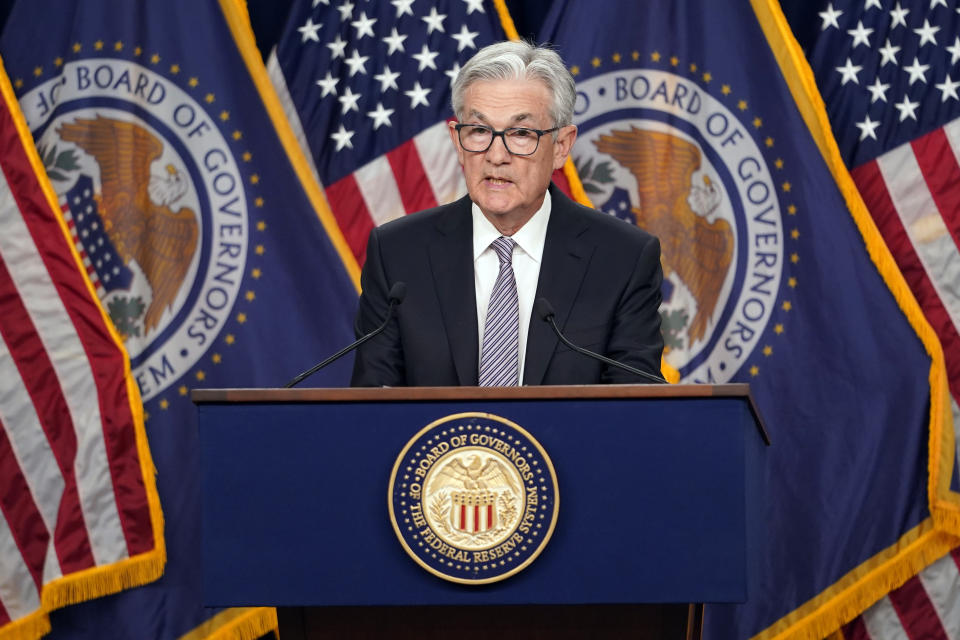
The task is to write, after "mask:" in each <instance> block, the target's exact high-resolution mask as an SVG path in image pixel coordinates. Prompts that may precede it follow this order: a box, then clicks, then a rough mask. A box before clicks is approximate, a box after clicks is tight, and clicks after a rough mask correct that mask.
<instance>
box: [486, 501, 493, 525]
mask: <svg viewBox="0 0 960 640" xmlns="http://www.w3.org/2000/svg"><path fill="white" fill-rule="evenodd" d="M492 528H493V505H492V504H488V505H487V529H492Z"/></svg>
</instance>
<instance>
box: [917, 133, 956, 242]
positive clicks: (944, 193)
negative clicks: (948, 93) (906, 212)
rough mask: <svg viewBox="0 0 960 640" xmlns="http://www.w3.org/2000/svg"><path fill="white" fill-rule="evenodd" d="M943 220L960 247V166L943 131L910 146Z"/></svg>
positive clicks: (928, 135)
mask: <svg viewBox="0 0 960 640" xmlns="http://www.w3.org/2000/svg"><path fill="white" fill-rule="evenodd" d="M910 146H911V147H913V153H914V155H915V156H916V158H917V164H919V165H920V172H921V173H922V174H923V179H924V180H926V182H927V187H928V188H929V189H930V194H931V195H932V196H933V201H934V203H936V205H937V209H939V210H940V217H942V218H943V222H944V224H946V225H947V229H949V230H950V235H951V236H952V237H953V242H954V244H955V245H957V246H958V247H960V189H957V185H958V184H960V166H958V165H957V156H956V155H955V154H954V152H953V148H952V147H951V146H950V141H949V140H948V139H947V134H946V133H945V132H944V130H943V129H937V130H935V131H931V132H930V133H928V134H927V135H925V136H921V137H919V138H917V139H916V140H914V141H913V142H911V143H910Z"/></svg>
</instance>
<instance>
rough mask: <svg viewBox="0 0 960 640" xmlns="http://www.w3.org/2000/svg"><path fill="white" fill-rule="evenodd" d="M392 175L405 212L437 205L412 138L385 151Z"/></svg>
mask: <svg viewBox="0 0 960 640" xmlns="http://www.w3.org/2000/svg"><path fill="white" fill-rule="evenodd" d="M387 160H388V161H389V162H390V168H391V169H392V170H393V177H394V178H395V179H396V181H397V188H399V189H400V200H402V201H403V208H404V209H405V210H406V211H407V213H413V212H414V211H420V210H422V209H430V208H431V207H435V206H437V199H436V197H435V196H434V195H433V187H432V186H431V184H430V179H429V178H428V177H427V172H426V170H425V169H424V168H423V161H422V160H421V159H420V152H419V151H417V145H416V144H415V143H414V142H413V140H412V139H410V140H407V141H406V142H404V143H403V144H401V145H400V146H399V147H397V148H396V149H394V150H393V151H390V152H388V153H387Z"/></svg>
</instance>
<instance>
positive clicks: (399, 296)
mask: <svg viewBox="0 0 960 640" xmlns="http://www.w3.org/2000/svg"><path fill="white" fill-rule="evenodd" d="M406 295H407V283H406V282H394V283H393V286H392V287H390V293H389V294H387V300H388V301H389V302H390V305H389V306H388V307H387V317H386V318H384V319H383V323H382V324H381V325H380V326H379V327H377V328H376V329H374V330H373V331H371V332H370V333H368V334H367V335H365V336H363V337H361V338H360V339H359V340H357V341H356V342H354V343H353V344H350V345H347V346H346V347H344V348H343V349H340V351H337V352H336V353H335V354H333V355H332V356H330V357H329V358H327V359H326V360H324V361H323V362H321V363H320V364H317V365H315V366H313V367H311V368H310V369H307V370H306V371H304V372H303V373H301V374H300V375H298V376H297V377H296V378H294V379H293V380H291V381H290V382H288V383H287V384H285V385H283V387H284V388H285V389H289V388H290V387H294V386H296V385H298V384H300V383H301V382H303V381H304V380H305V379H306V378H309V377H310V376H312V375H313V374H315V373H316V372H317V371H320V369H323V368H324V367H325V366H327V365H328V364H330V363H331V362H333V361H335V360H338V359H339V358H341V357H342V356H344V355H346V354H348V353H350V352H351V351H353V350H354V349H356V348H357V347H359V346H360V345H362V344H363V343H364V342H366V341H367V340H369V339H370V338H373V337H375V336H377V335H379V334H380V332H381V331H383V330H384V329H386V328H387V324H388V323H389V322H390V319H391V318H392V317H393V310H394V308H396V307H398V306H400V303H401V302H403V298H404V296H406Z"/></svg>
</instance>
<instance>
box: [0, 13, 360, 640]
mask: <svg viewBox="0 0 960 640" xmlns="http://www.w3.org/2000/svg"><path fill="white" fill-rule="evenodd" d="M0 53H2V55H3V57H4V59H5V61H6V63H7V65H8V72H9V74H10V77H11V81H12V84H13V88H14V91H15V94H16V98H17V100H18V101H19V103H20V106H21V108H22V110H23V113H24V115H25V118H26V121H27V126H28V127H29V130H30V132H31V133H32V134H33V137H34V139H35V142H36V146H37V149H38V150H39V151H40V158H41V161H42V166H43V168H44V169H45V170H46V172H47V175H48V176H49V178H50V182H51V184H52V186H53V190H54V192H55V194H56V196H55V197H56V201H57V208H58V209H59V211H60V213H61V216H62V218H63V221H64V223H65V225H66V227H67V228H68V230H69V233H70V235H71V240H72V242H73V244H74V246H75V248H76V250H77V252H78V253H79V254H80V258H81V260H82V261H83V264H84V267H85V268H86V270H87V273H88V275H89V277H90V279H91V280H92V282H93V286H94V290H95V292H96V295H97V297H98V298H99V300H100V303H101V304H102V306H103V308H104V309H105V311H106V314H107V315H108V316H109V319H110V320H111V321H112V323H113V325H114V326H115V327H116V329H117V332H118V333H119V334H120V336H121V337H122V339H123V342H124V345H125V346H126V349H127V351H128V352H129V355H130V360H131V368H132V375H133V377H134V379H135V380H136V383H137V385H138V386H139V389H140V393H141V396H142V399H143V411H144V418H145V426H146V432H147V436H148V438H149V441H150V446H151V450H152V452H153V457H154V460H155V462H156V465H157V468H158V471H159V473H158V476H157V478H158V480H157V484H158V491H159V495H160V502H161V504H162V505H163V509H164V514H165V516H166V522H167V546H168V550H169V557H170V558H171V560H170V562H169V563H168V564H167V566H166V573H165V575H164V577H163V578H162V579H161V580H159V581H157V582H155V583H152V584H151V585H149V586H148V587H146V588H142V589H138V590H133V591H129V592H126V593H124V594H120V595H119V596H115V597H111V598H105V599H101V600H97V601H94V602H90V603H84V604H82V605H79V606H77V607H71V608H68V609H66V610H64V611H62V612H60V613H58V614H57V615H56V616H55V617H54V618H53V620H52V624H53V626H54V628H55V629H56V628H57V625H58V622H57V621H58V620H60V621H61V622H60V624H62V625H63V626H65V627H66V628H70V629H73V630H76V631H75V633H76V635H75V636H73V637H76V638H81V637H91V638H93V637H118V636H127V637H138V638H156V637H171V636H172V637H180V636H182V635H184V634H187V633H190V632H191V631H194V630H196V631H195V633H196V635H198V636H200V637H205V636H208V635H211V634H215V633H219V634H225V636H224V637H230V636H231V635H233V636H234V637H254V636H256V635H258V634H262V633H264V632H266V631H267V630H268V629H269V628H270V627H271V626H273V624H275V617H274V615H273V612H272V610H264V609H258V610H249V611H241V612H233V611H231V612H219V611H217V610H208V609H205V608H204V607H203V606H202V605H201V597H200V588H201V577H200V575H199V574H198V573H197V572H196V570H195V567H196V565H197V557H198V553H199V551H198V549H197V544H198V539H199V535H200V534H199V522H198V517H199V516H198V514H199V504H198V501H197V500H198V499H197V492H196V485H197V482H198V480H197V477H198V473H199V470H198V468H197V457H196V449H197V447H196V441H197V432H196V429H197V427H196V416H195V411H194V408H193V406H192V405H191V404H190V402H189V399H188V394H189V391H190V389H192V388H195V387H198V386H276V385H278V384H281V383H282V382H283V381H284V380H286V379H288V378H289V377H290V375H291V372H296V371H299V370H303V369H305V368H306V367H308V366H310V365H311V364H312V363H314V362H316V361H317V360H319V359H321V358H322V357H323V356H325V355H328V354H329V353H331V352H333V351H335V350H336V348H337V346H339V345H342V344H345V343H347V342H349V341H350V340H351V338H352V328H351V316H352V309H353V308H354V306H355V300H356V290H355V288H354V285H353V282H352V280H351V278H350V274H349V272H348V269H347V267H346V266H345V263H344V260H343V259H342V258H341V255H340V253H339V252H338V250H337V246H338V243H337V239H336V238H331V236H330V235H329V233H328V230H327V228H325V227H324V225H323V224H322V221H321V218H320V217H319V215H318V211H317V208H316V207H315V206H314V200H312V199H311V198H310V197H308V194H307V191H306V189H305V187H304V185H303V183H302V182H301V180H300V178H299V175H300V174H299V173H298V171H297V170H296V164H295V163H294V162H292V161H291V160H290V159H289V157H288V154H287V150H286V148H285V147H284V145H283V144H282V143H281V134H283V133H286V134H287V135H286V137H288V138H290V139H292V135H291V134H289V131H287V130H284V129H283V127H282V126H281V125H282V123H280V124H278V123H277V122H275V121H274V120H273V119H272V118H271V110H270V109H269V108H268V105H271V104H275V103H276V98H275V96H273V95H272V89H271V88H270V86H269V83H268V82H267V81H266V77H267V76H266V71H265V69H264V68H263V65H262V63H261V62H260V57H259V52H257V51H256V47H255V44H254V42H253V37H252V34H251V33H250V31H249V23H248V21H247V16H246V12H245V9H244V8H243V6H242V4H241V3H239V2H235V1H228V0H224V2H222V3H221V2H217V1H216V0H201V1H199V2H198V1H195V0H190V1H179V0H178V1H174V2H165V3H158V2H122V3H117V2H108V1H99V0H91V1H87V0H85V1H84V2H71V3H63V2H56V1H45V0H44V1H38V2H22V3H17V6H16V7H15V8H14V9H13V11H12V13H11V14H10V17H9V19H8V21H7V23H6V26H5V30H4V33H3V35H2V38H0ZM257 65H259V66H257ZM313 191H317V188H316V186H315V185H314V186H313ZM318 199H319V198H315V200H318ZM351 260H352V258H351ZM349 367H350V363H349V362H343V363H341V364H340V365H339V366H338V367H336V368H334V369H333V370H330V371H327V372H325V374H324V375H325V376H326V377H324V378H320V379H318V380H317V381H316V382H317V383H318V384H325V385H329V386H337V385H342V384H345V383H346V382H347V379H348V372H349ZM249 472H250V473H251V474H254V475H256V474H257V469H256V468H251V469H249ZM104 473H106V472H105V471H104ZM145 612H146V613H145ZM201 625H204V626H202V627H201ZM81 629H82V630H85V631H79V630H81ZM84 633H86V634H89V635H88V636H84V635H83V634H84Z"/></svg>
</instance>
